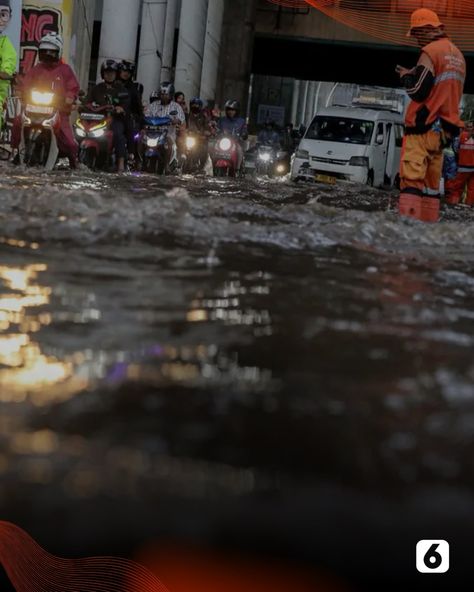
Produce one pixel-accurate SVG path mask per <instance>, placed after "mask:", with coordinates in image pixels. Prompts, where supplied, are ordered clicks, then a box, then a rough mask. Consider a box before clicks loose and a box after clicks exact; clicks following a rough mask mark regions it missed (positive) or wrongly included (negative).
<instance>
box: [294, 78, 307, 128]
mask: <svg viewBox="0 0 474 592" xmlns="http://www.w3.org/2000/svg"><path fill="white" fill-rule="evenodd" d="M308 88H309V82H308V81H307V80H303V81H301V86H300V98H299V101H298V111H297V116H296V117H297V122H296V125H297V127H299V126H300V125H301V124H304V118H305V113H306V100H307V98H308Z"/></svg>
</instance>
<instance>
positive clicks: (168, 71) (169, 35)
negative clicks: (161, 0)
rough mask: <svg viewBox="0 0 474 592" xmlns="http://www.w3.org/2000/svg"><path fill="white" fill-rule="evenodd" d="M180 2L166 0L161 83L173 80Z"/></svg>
mask: <svg viewBox="0 0 474 592" xmlns="http://www.w3.org/2000/svg"><path fill="white" fill-rule="evenodd" d="M179 3H180V0H168V3H167V8H166V22H165V33H164V41H163V60H162V65H161V81H162V82H169V81H170V80H173V53H174V39H175V35H176V29H177V27H178V8H179Z"/></svg>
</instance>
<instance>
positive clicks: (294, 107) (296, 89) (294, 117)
mask: <svg viewBox="0 0 474 592" xmlns="http://www.w3.org/2000/svg"><path fill="white" fill-rule="evenodd" d="M300 90H301V80H294V81H293V99H292V103H291V118H290V119H291V123H292V124H293V125H294V126H295V127H296V126H297V125H299V121H298V103H299V100H300Z"/></svg>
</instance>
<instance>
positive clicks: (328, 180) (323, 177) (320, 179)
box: [314, 174, 337, 185]
mask: <svg viewBox="0 0 474 592" xmlns="http://www.w3.org/2000/svg"><path fill="white" fill-rule="evenodd" d="M314 180H315V181H318V182H319V183H329V184H330V185H334V184H335V183H336V182H337V179H336V177H331V176H329V175H319V174H318V175H314Z"/></svg>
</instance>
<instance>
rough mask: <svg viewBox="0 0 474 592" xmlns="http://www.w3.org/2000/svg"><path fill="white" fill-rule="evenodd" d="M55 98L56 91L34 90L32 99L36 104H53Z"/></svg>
mask: <svg viewBox="0 0 474 592" xmlns="http://www.w3.org/2000/svg"><path fill="white" fill-rule="evenodd" d="M53 99H54V93H50V92H39V91H38V90H34V91H32V93H31V100H32V101H33V103H34V104H35V105H51V103H52V102H53Z"/></svg>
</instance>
